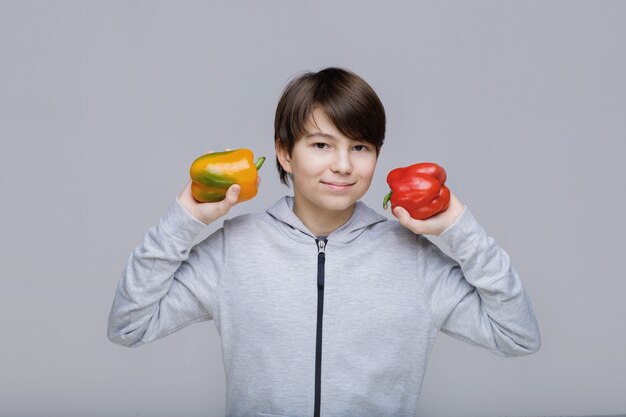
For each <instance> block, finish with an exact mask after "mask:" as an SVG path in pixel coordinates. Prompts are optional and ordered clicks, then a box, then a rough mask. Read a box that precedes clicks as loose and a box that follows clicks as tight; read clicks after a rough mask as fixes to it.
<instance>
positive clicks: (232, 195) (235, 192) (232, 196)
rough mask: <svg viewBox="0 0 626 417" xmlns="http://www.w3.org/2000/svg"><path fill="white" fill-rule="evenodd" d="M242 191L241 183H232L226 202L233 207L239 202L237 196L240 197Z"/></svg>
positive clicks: (227, 192)
mask: <svg viewBox="0 0 626 417" xmlns="http://www.w3.org/2000/svg"><path fill="white" fill-rule="evenodd" d="M240 192H241V186H240V185H239V184H233V185H231V186H230V187H229V188H228V190H227V191H226V197H225V198H224V200H225V201H226V203H227V204H228V205H229V206H230V207H232V206H234V205H235V204H237V198H239V193H240Z"/></svg>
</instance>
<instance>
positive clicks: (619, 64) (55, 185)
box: [0, 0, 626, 417]
mask: <svg viewBox="0 0 626 417" xmlns="http://www.w3.org/2000/svg"><path fill="white" fill-rule="evenodd" d="M625 18H626V2H620V1H438V2H425V1H396V2H393V1H392V2H381V1H361V0H359V1H357V0H350V1H330V0H324V1H316V2H299V1H287V0H284V1H279V0H268V1H248V2H239V1H180V0H179V1H169V2H168V1H148V0H146V1H137V0H124V1H122V0H107V1H95V0H94V1H62V0H58V1H56V0H55V1H45V0H39V1H37V0H30V1H29V0H20V1H17V0H16V1H6V0H3V1H0V138H1V140H2V142H1V143H2V148H1V152H0V185H1V188H0V189H1V191H2V203H1V204H0V222H1V223H0V236H1V238H0V239H1V241H0V244H1V246H0V256H1V262H0V273H1V275H0V276H1V280H2V287H1V289H0V325H1V327H0V329H1V338H2V339H1V343H0V415H1V416H11V417H19V416H24V417H26V416H44V415H45V416H48V417H53V416H63V417H67V416H122V417H126V416H173V415H178V416H189V417H193V416H218V415H220V414H223V410H224V385H223V378H224V373H223V367H222V363H221V351H220V343H219V337H218V334H217V331H216V329H215V325H214V324H213V323H212V322H204V323H199V324H195V325H192V326H189V327H187V328H185V329H183V330H181V331H179V332H177V333H175V334H173V335H171V336H168V337H167V338H164V339H161V340H159V341H156V342H154V343H151V344H148V345H144V346H141V347H139V348H135V349H127V348H123V347H120V346H117V345H114V344H112V343H110V342H109V341H108V339H107V337H106V326H107V317H108V313H109V308H110V305H111V302H112V299H113V294H114V291H115V286H116V284H117V280H118V278H119V276H120V274H121V272H122V270H123V268H124V266H125V263H126V260H127V258H128V255H129V254H130V251H131V250H132V249H133V248H134V247H135V246H136V245H138V244H139V243H140V242H141V240H142V238H143V235H144V233H145V232H146V230H147V229H148V228H149V227H151V226H153V225H155V224H156V223H157V221H158V219H159V218H160V216H161V215H162V214H163V213H164V212H165V210H166V209H167V207H168V205H169V204H171V203H172V202H174V199H175V197H176V195H177V194H178V193H179V192H180V190H181V189H182V188H183V186H184V185H185V183H186V181H187V179H188V168H189V165H190V163H191V161H192V160H193V159H194V158H195V157H197V156H199V155H201V154H203V153H205V152H207V151H209V150H221V149H223V148H227V147H229V148H237V147H249V148H252V149H253V150H254V151H255V153H256V154H257V155H265V156H267V157H268V161H267V162H266V165H265V166H264V167H263V169H262V171H261V176H262V178H263V180H262V185H261V190H260V192H259V195H258V196H257V197H256V198H255V199H254V200H252V201H250V202H248V203H245V204H242V205H240V206H238V207H237V208H236V209H235V210H233V211H232V212H231V213H230V215H232V216H234V215H237V214H242V213H245V212H250V211H258V210H264V209H265V208H266V207H268V206H269V205H271V204H272V203H273V202H274V201H275V200H277V199H278V198H280V197H281V196H282V195H284V194H285V193H290V192H291V191H290V189H288V188H286V187H284V186H282V185H281V184H280V183H279V180H278V175H277V173H276V171H275V168H274V153H273V118H274V111H275V106H276V103H277V100H278V97H279V95H280V93H281V91H282V89H283V87H284V86H285V84H286V83H287V81H288V80H290V79H291V78H292V77H293V76H294V75H296V74H298V73H300V72H302V71H305V70H319V69H322V68H324V67H327V66H341V67H345V68H349V69H351V70H353V71H354V72H356V73H357V74H359V75H361V76H362V77H363V78H365V79H366V80H367V81H368V82H369V83H370V84H371V85H372V86H373V87H374V89H375V90H376V91H377V92H378V94H379V95H380V97H381V99H382V101H383V103H384V105H385V108H386V111H387V116H388V130H387V136H386V143H385V145H384V147H383V150H382V153H381V155H380V158H379V162H378V167H377V173H376V177H375V180H374V182H373V184H372V187H371V189H370V191H369V192H368V194H367V195H366V196H365V198H364V201H365V202H366V203H367V204H369V205H370V206H372V207H374V208H376V209H378V210H380V212H383V211H382V208H381V203H382V198H383V196H384V195H385V194H386V192H387V190H388V187H387V185H386V183H385V176H386V173H387V172H388V171H389V170H390V169H392V168H395V167H398V166H404V165H409V164H411V163H414V162H419V161H435V162H438V163H440V164H441V165H443V166H444V167H445V168H446V169H447V171H448V176H449V185H450V187H451V189H452V190H453V192H454V193H455V194H456V195H457V196H458V197H459V199H460V200H461V201H462V202H463V203H465V204H466V205H467V206H468V207H469V208H470V209H471V210H472V211H473V213H474V214H475V216H476V217H477V219H478V220H479V222H480V223H481V224H482V225H483V226H484V227H485V228H486V230H487V231H488V233H489V234H490V235H491V236H493V237H494V238H495V239H496V241H497V242H498V243H499V244H500V245H501V246H502V247H503V248H504V249H505V250H506V251H507V252H508V253H509V254H510V255H511V258H512V260H513V263H514V265H515V267H516V269H517V270H518V272H519V273H520V276H521V277H522V279H523V282H524V284H525V286H526V288H527V290H528V292H529V293H530V295H531V299H532V301H533V304H534V307H535V310H536V314H537V317H538V320H539V323H540V328H541V332H542V339H543V346H542V348H541V350H540V351H539V352H538V353H537V354H535V355H532V356H528V357H522V358H513V359H503V358H500V357H498V356H495V355H493V354H490V353H489V352H487V351H485V350H482V349H480V348H476V347H473V346H469V345H467V344H464V343H462V342H460V341H457V340H454V339H452V338H449V337H447V336H444V335H441V336H440V337H438V339H437V343H436V345H435V349H434V353H433V355H432V358H431V361H430V365H429V368H428V371H427V374H426V380H425V383H424V389H423V392H422V402H421V405H422V409H423V414H424V415H429V416H485V415H493V416H496V415H498V416H505V415H506V416H545V415H589V414H617V413H624V412H626V396H624V395H623V394H624V387H625V386H626V326H625V325H624V317H625V316H626V303H624V292H625V290H626V284H625V282H624V281H625V280H624V278H625V277H624V270H625V267H626V264H625V262H626V261H625V259H626V257H625V256H624V249H626V247H625V245H624V232H625V231H626V230H625V229H626V221H625V220H624V211H625V209H626V199H625V196H624V179H625V178H626V168H625V165H624V155H625V154H626V152H625V147H626V146H625V145H624V142H625V139H626V126H625V125H626V117H625V116H626V82H625V77H624V74H626V53H625V52H626V49H625V46H624V45H625V39H626V27H625V26H624V20H625ZM383 213H384V212H383ZM386 215H387V216H390V214H389V213H388V212H387V213H386ZM217 226H218V225H215V227H217Z"/></svg>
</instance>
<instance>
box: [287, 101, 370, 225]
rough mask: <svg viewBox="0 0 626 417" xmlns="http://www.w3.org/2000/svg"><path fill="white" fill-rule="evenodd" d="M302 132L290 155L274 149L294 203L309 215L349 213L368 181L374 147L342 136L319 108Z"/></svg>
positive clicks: (364, 190)
mask: <svg viewBox="0 0 626 417" xmlns="http://www.w3.org/2000/svg"><path fill="white" fill-rule="evenodd" d="M306 132H307V133H305V134H304V136H303V137H301V138H299V139H298V140H297V141H296V143H295V145H294V148H293V151H292V153H291V155H288V154H287V152H286V151H284V150H282V148H280V147H277V149H276V153H277V156H278V159H279V161H280V163H281V165H282V166H283V168H284V169H285V171H287V172H288V173H290V174H291V176H292V182H293V189H294V198H295V201H296V205H297V206H298V208H299V210H307V211H308V213H309V214H315V213H320V211H321V212H329V211H333V212H336V211H346V213H349V214H351V212H352V209H353V206H354V203H355V202H357V201H358V200H359V199H360V198H361V197H363V195H364V194H365V193H366V192H367V190H368V188H369V186H370V184H371V182H372V177H373V175H374V169H375V168H376V161H377V155H376V148H375V146H374V145H372V144H370V143H367V142H359V141H356V140H353V139H350V138H348V137H346V136H344V135H342V134H341V133H340V132H339V131H338V130H337V128H336V127H335V126H334V125H333V124H332V123H331V121H330V120H329V119H328V117H327V116H326V114H325V113H324V111H323V110H321V109H316V110H314V111H313V113H312V117H311V118H310V119H309V121H308V123H307V125H306ZM320 214H321V213H320ZM327 214H330V213H327ZM337 214H339V213H337Z"/></svg>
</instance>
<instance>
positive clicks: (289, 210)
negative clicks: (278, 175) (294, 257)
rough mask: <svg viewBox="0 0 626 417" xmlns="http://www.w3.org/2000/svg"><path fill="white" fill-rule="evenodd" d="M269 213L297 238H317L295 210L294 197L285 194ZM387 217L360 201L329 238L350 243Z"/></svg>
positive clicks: (268, 210) (333, 240)
mask: <svg viewBox="0 0 626 417" xmlns="http://www.w3.org/2000/svg"><path fill="white" fill-rule="evenodd" d="M266 211H267V213H268V214H269V215H270V216H272V217H274V218H275V219H276V220H278V221H280V222H281V223H283V226H287V227H286V228H285V230H286V231H287V233H288V234H289V235H290V236H291V237H293V238H295V239H297V240H307V241H308V240H309V239H310V238H316V236H315V235H314V234H313V233H311V231H310V230H309V229H308V228H307V227H306V226H305V225H304V224H303V223H302V221H301V220H300V219H299V218H298V216H296V214H295V213H294V212H293V197H292V196H285V197H283V198H281V199H280V200H278V201H277V202H276V203H274V205H273V206H271V207H270V208H268V209H267V210H266ZM386 220H387V218H386V217H384V216H381V215H380V214H378V213H376V212H375V211H374V210H372V209H371V208H369V207H368V206H367V205H366V204H365V203H363V202H361V201H358V202H357V203H356V206H355V207H354V212H353V213H352V217H350V219H349V220H348V221H347V222H345V223H344V224H343V225H342V226H341V227H339V228H338V229H337V230H335V231H334V232H332V233H331V234H329V235H328V237H327V239H328V240H329V241H332V242H339V243H348V242H350V241H352V240H354V239H356V238H357V237H358V236H359V235H360V234H361V233H363V232H364V231H365V230H366V229H367V227H368V226H371V225H373V224H376V223H380V222H383V221H386Z"/></svg>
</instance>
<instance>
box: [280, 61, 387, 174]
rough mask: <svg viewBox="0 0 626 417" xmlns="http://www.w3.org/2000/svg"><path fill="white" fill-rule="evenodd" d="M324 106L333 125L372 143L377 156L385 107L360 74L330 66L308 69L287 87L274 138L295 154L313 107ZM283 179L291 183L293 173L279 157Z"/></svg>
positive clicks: (351, 137) (352, 136)
mask: <svg viewBox="0 0 626 417" xmlns="http://www.w3.org/2000/svg"><path fill="white" fill-rule="evenodd" d="M316 108H320V109H321V110H323V111H324V112H325V113H326V116H328V118H329V119H330V121H331V122H332V123H333V125H334V126H335V127H336V128H337V130H339V132H341V133H342V134H343V135H345V136H346V137H349V138H350V139H355V140H360V141H364V142H368V143H370V144H372V145H374V147H375V148H376V155H378V154H379V152H380V148H381V147H382V146H383V142H384V140H385V124H386V117H385V109H384V107H383V104H382V102H381V101H380V98H378V95H377V94H376V92H375V91H374V89H373V88H372V87H371V86H370V85H369V84H368V83H367V82H365V80H363V79H362V78H361V77H359V76H358V75H356V74H354V73H353V72H351V71H348V70H346V69H342V68H336V67H330V68H325V69H323V70H321V71H318V72H306V73H304V74H301V75H299V76H297V77H296V78H294V79H292V80H291V81H290V82H289V83H288V84H287V86H286V87H285V89H284V91H283V94H282V96H281V97H280V99H279V101H278V105H277V107H276V117H275V119H274V141H275V143H280V146H281V147H282V148H283V149H284V150H286V151H287V152H288V154H289V155H291V152H292V151H293V147H294V145H295V143H296V141H297V140H298V139H300V138H301V137H302V136H303V135H304V134H305V133H306V129H305V125H306V123H307V121H308V120H309V118H310V116H311V114H312V113H313V110H315V109H316ZM276 165H277V168H278V173H279V175H280V181H281V182H282V183H283V184H285V185H289V176H288V174H287V172H286V171H285V170H284V169H283V167H282V166H281V165H280V162H279V161H278V157H277V158H276Z"/></svg>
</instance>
